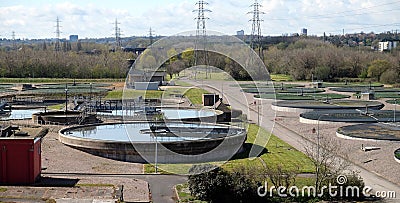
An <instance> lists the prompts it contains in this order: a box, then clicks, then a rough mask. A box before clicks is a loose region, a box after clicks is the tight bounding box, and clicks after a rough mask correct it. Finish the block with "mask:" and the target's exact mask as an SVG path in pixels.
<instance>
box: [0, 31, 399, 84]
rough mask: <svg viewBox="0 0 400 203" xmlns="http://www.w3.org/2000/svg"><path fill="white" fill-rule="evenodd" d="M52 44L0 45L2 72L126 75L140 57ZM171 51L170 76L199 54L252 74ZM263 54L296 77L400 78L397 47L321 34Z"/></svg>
mask: <svg viewBox="0 0 400 203" xmlns="http://www.w3.org/2000/svg"><path fill="white" fill-rule="evenodd" d="M53 46H54V45H51V44H46V43H43V44H36V45H22V46H20V47H18V48H16V49H4V48H2V49H0V77H11V78H14V77H22V78H26V77H37V78H38V77H43V78H124V77H126V74H127V72H128V71H129V68H130V65H131V64H130V63H129V62H128V60H127V59H135V58H136V57H137V56H136V55H135V54H134V53H129V52H122V51H110V50H112V49H111V47H109V46H108V45H104V44H96V43H86V42H85V43H81V42H77V43H64V42H63V43H62V44H61V51H57V52H56V51H54V49H53ZM232 51H238V50H232ZM167 54H168V57H169V58H170V59H169V60H168V61H167V62H165V63H164V64H163V65H162V67H161V68H162V69H163V70H166V72H167V74H169V75H170V76H173V75H175V74H177V75H179V72H181V71H182V70H184V69H186V68H190V67H192V66H194V65H195V64H196V59H195V56H197V64H199V63H198V62H200V64H205V63H207V64H209V65H211V66H214V67H217V68H219V69H222V70H224V71H226V72H227V73H229V74H230V75H231V76H232V77H233V78H235V79H237V80H248V79H251V78H250V76H249V74H248V73H247V72H246V70H245V69H244V68H243V67H241V65H240V64H238V63H237V62H235V61H234V60H232V59H231V58H229V57H227V56H223V55H221V54H218V53H213V52H208V53H204V52H203V51H197V52H196V53H195V52H194V50H193V49H188V50H186V51H184V52H183V53H179V54H178V53H177V51H176V50H175V49H174V48H171V49H169V50H168V51H167ZM205 54H207V57H205ZM263 59H264V63H265V66H266V67H267V69H268V71H269V72H270V73H275V74H287V75H291V76H292V78H293V79H294V80H311V79H315V80H325V81H337V80H340V79H341V78H358V79H359V80H364V79H370V80H374V81H380V82H382V83H391V84H392V83H400V77H399V74H400V49H399V48H397V49H394V50H392V51H391V52H383V53H381V52H376V51H374V50H371V49H368V48H367V47H365V46H363V47H347V46H336V45H334V44H332V43H328V42H324V41H322V40H318V39H307V38H299V39H298V40H295V41H291V42H280V43H278V44H275V45H269V46H268V47H267V48H265V49H264V50H263ZM155 60H156V59H154V58H152V57H151V54H150V55H149V57H146V58H145V59H144V60H143V62H144V63H146V64H147V65H148V66H151V65H152V64H155ZM202 60H203V61H202ZM204 60H207V62H205V61H204Z"/></svg>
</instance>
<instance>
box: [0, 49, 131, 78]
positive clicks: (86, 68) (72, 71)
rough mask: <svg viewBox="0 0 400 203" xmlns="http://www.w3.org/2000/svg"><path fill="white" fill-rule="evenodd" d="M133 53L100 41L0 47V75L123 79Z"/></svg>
mask: <svg viewBox="0 0 400 203" xmlns="http://www.w3.org/2000/svg"><path fill="white" fill-rule="evenodd" d="M134 58H136V56H135V55H134V54H133V53H127V52H122V51H110V49H109V47H108V46H105V45H100V44H94V43H93V44H80V43H75V44H73V45H71V44H62V45H61V50H60V51H54V49H53V47H52V46H50V45H46V43H44V44H37V45H35V46H31V45H22V46H20V47H19V48H17V49H11V50H5V49H2V50H0V77H9V78H28V77H31V78H82V79H88V78H125V77H126V74H127V72H128V71H129V68H130V62H129V61H128V59H134Z"/></svg>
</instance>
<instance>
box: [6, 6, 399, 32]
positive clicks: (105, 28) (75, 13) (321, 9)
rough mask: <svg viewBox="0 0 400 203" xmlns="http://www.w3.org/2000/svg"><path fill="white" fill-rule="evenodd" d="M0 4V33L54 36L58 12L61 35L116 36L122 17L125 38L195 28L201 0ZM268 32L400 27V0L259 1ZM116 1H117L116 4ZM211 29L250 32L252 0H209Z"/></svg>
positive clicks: (378, 30) (209, 25)
mask: <svg viewBox="0 0 400 203" xmlns="http://www.w3.org/2000/svg"><path fill="white" fill-rule="evenodd" d="M43 1H49V0H41V2H42V3H38V4H37V5H36V4H29V3H28V2H27V3H25V4H21V5H9V6H0V13H1V15H0V37H6V38H11V32H12V31H15V32H16V35H17V37H20V38H23V37H28V38H44V37H46V38H51V37H54V36H55V34H54V31H55V27H54V26H55V19H56V17H57V16H59V18H60V20H61V21H62V22H61V26H62V27H61V31H62V37H68V36H69V35H70V34H78V35H79V36H80V37H111V36H112V34H113V33H114V25H113V23H114V21H115V18H118V21H119V22H120V23H121V24H120V25H119V26H120V28H121V31H122V33H123V34H124V36H132V35H147V34H148V30H149V28H150V27H152V29H154V30H155V33H156V34H157V35H171V34H175V33H179V32H183V31H189V30H195V29H196V21H195V19H194V18H195V17H196V15H197V14H196V13H195V12H192V10H194V9H196V5H195V3H196V0H183V1H178V0H166V1H165V0H148V2H146V1H140V3H138V1H123V2H122V1H121V2H120V1H119V0H117V1H115V2H110V1H99V3H97V1H96V2H93V1H89V2H87V3H85V1H83V3H81V2H79V1H76V0H69V1H62V2H59V1H49V2H47V3H43ZM259 2H260V3H261V4H262V5H263V7H262V8H261V11H263V12H265V14H264V15H261V18H262V19H264V22H263V23H262V33H263V35H280V34H283V33H294V32H299V30H300V29H301V28H303V27H305V28H308V29H309V32H310V33H311V34H318V35H321V34H322V33H323V32H327V33H328V34H329V33H334V34H338V33H341V30H342V29H345V30H347V31H348V32H360V31H366V32H369V31H375V32H381V31H385V30H392V29H397V28H399V27H400V23H399V22H400V21H399V20H400V15H399V12H400V1H397V2H396V1H393V0H381V1H378V0H339V1H325V0H259ZM113 3H115V4H113ZM209 3H210V4H209V5H208V6H207V8H209V9H210V10H212V12H211V13H206V15H207V16H208V17H210V19H209V20H208V21H207V23H206V24H207V29H209V30H215V31H219V32H222V33H228V34H234V33H235V32H236V31H237V30H241V29H244V30H245V32H246V33H247V34H249V33H250V32H251V22H249V19H251V18H252V15H249V14H247V12H249V11H252V8H251V7H250V5H251V4H252V3H253V1H251V0H249V1H243V0H229V1H220V0H209Z"/></svg>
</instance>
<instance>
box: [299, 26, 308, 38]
mask: <svg viewBox="0 0 400 203" xmlns="http://www.w3.org/2000/svg"><path fill="white" fill-rule="evenodd" d="M300 35H301V36H307V29H306V28H303V29H301V31H300Z"/></svg>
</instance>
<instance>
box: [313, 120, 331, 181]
mask: <svg viewBox="0 0 400 203" xmlns="http://www.w3.org/2000/svg"><path fill="white" fill-rule="evenodd" d="M328 115H329V114H321V115H320V116H319V117H318V121H317V168H316V171H315V173H316V178H315V186H316V188H317V189H318V186H319V185H318V184H319V169H320V168H319V167H320V166H319V164H320V163H319V159H320V158H319V151H320V136H319V121H320V120H321V118H322V117H323V116H328ZM313 132H315V128H314V129H313Z"/></svg>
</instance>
